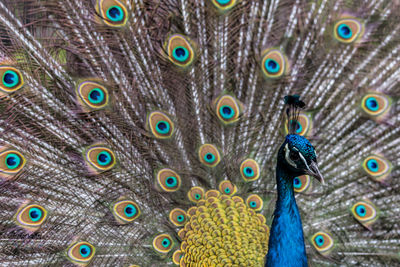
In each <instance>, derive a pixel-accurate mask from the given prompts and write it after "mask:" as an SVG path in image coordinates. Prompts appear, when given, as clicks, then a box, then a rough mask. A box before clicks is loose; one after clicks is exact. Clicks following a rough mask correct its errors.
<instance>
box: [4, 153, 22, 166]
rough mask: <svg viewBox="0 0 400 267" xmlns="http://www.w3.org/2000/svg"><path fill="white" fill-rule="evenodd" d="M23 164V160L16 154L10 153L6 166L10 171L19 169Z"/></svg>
mask: <svg viewBox="0 0 400 267" xmlns="http://www.w3.org/2000/svg"><path fill="white" fill-rule="evenodd" d="M20 164H21V158H20V157H19V156H18V155H17V154H15V153H9V154H8V155H7V156H6V166H7V168H9V169H10V170H14V169H16V168H18V167H19V166H20Z"/></svg>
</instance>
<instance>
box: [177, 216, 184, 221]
mask: <svg viewBox="0 0 400 267" xmlns="http://www.w3.org/2000/svg"><path fill="white" fill-rule="evenodd" d="M177 220H178V222H183V221H184V220H185V216H183V215H178V217H177Z"/></svg>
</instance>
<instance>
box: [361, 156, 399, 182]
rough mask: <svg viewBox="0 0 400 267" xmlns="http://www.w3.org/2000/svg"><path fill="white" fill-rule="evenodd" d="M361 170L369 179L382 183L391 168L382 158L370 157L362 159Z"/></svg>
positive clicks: (389, 163)
mask: <svg viewBox="0 0 400 267" xmlns="http://www.w3.org/2000/svg"><path fill="white" fill-rule="evenodd" d="M362 168H363V169H364V171H365V172H366V173H367V174H368V175H369V176H370V177H371V178H373V179H374V180H376V181H378V182H382V181H384V180H385V179H386V178H387V177H388V176H389V175H390V173H391V171H392V168H393V167H392V164H391V162H389V161H388V160H387V159H385V158H384V157H383V156H380V155H371V156H368V157H367V158H365V159H364V161H363V163H362Z"/></svg>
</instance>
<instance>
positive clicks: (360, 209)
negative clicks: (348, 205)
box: [356, 204, 367, 217]
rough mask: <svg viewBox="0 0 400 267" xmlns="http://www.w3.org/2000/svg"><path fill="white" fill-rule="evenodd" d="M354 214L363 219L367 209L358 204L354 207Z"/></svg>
mask: <svg viewBox="0 0 400 267" xmlns="http://www.w3.org/2000/svg"><path fill="white" fill-rule="evenodd" d="M356 212H357V215H358V216H360V217H365V215H366V214H367V209H366V207H365V206H364V205H362V204H360V205H358V206H357V207H356Z"/></svg>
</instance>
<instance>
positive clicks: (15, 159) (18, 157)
mask: <svg viewBox="0 0 400 267" xmlns="http://www.w3.org/2000/svg"><path fill="white" fill-rule="evenodd" d="M25 163H26V160H25V158H24V156H23V155H22V154H21V153H20V152H19V151H17V150H13V149H10V150H6V151H3V152H0V175H1V174H4V175H6V176H7V175H14V174H16V173H18V172H19V171H20V170H21V169H22V168H23V167H24V166H25Z"/></svg>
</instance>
